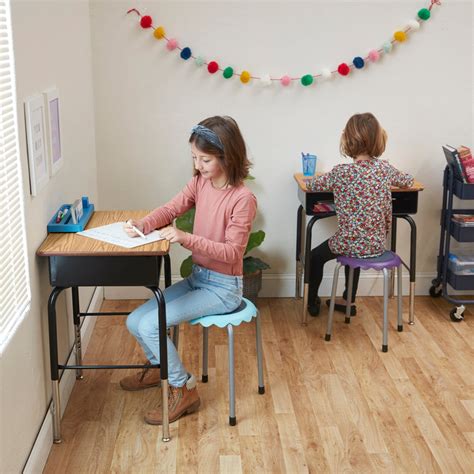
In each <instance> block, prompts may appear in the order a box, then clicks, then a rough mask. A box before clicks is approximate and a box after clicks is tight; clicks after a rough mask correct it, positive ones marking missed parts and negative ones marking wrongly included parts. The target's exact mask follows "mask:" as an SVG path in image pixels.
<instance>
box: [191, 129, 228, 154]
mask: <svg viewBox="0 0 474 474" xmlns="http://www.w3.org/2000/svg"><path fill="white" fill-rule="evenodd" d="M193 133H195V134H196V135H198V136H199V137H202V138H204V140H206V141H207V142H209V143H212V144H213V145H214V146H215V147H217V148H219V150H222V151H224V145H222V142H221V140H220V138H219V137H218V136H217V133H216V132H213V131H212V130H211V129H210V128H207V127H204V125H194V127H193V128H192V129H191V134H193Z"/></svg>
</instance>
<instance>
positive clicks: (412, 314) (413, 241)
mask: <svg viewBox="0 0 474 474" xmlns="http://www.w3.org/2000/svg"><path fill="white" fill-rule="evenodd" d="M401 217H402V219H405V220H406V221H407V222H408V223H409V224H410V312H409V316H408V324H410V325H413V324H415V283H416V224H415V221H414V220H413V219H412V218H411V216H408V215H405V216H401Z"/></svg>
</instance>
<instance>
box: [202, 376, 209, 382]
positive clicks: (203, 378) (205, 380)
mask: <svg viewBox="0 0 474 474" xmlns="http://www.w3.org/2000/svg"><path fill="white" fill-rule="evenodd" d="M207 381H208V377H207V375H203V376H202V378H201V382H202V383H207Z"/></svg>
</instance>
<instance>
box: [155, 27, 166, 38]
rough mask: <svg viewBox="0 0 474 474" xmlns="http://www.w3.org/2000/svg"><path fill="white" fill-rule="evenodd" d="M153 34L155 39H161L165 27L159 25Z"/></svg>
mask: <svg viewBox="0 0 474 474" xmlns="http://www.w3.org/2000/svg"><path fill="white" fill-rule="evenodd" d="M153 36H154V37H155V38H156V39H159V40H160V39H162V38H164V37H165V29H164V28H163V27H162V26H159V27H158V28H157V29H156V30H155V32H154V33H153Z"/></svg>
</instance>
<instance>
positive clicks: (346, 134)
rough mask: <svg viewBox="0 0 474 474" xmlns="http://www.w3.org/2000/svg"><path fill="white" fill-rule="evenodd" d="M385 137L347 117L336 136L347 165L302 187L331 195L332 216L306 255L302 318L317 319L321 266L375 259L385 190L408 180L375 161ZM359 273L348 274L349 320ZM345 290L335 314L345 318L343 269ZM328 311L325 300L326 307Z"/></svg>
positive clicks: (383, 229)
mask: <svg viewBox="0 0 474 474" xmlns="http://www.w3.org/2000/svg"><path fill="white" fill-rule="evenodd" d="M386 141H387V134H386V132H385V130H384V129H383V128H382V127H381V126H380V124H379V122H378V121H377V119H376V118H375V117H374V116H373V115H372V114H371V113H364V114H356V115H353V116H352V117H351V118H350V119H349V120H348V122H347V124H346V126H345V128H344V130H343V132H342V136H341V141H340V151H341V154H342V155H343V156H346V157H350V158H352V160H353V161H352V163H345V164H340V165H336V166H335V167H334V168H333V169H332V170H331V171H330V172H329V173H326V174H323V175H320V176H315V177H314V178H313V179H312V180H311V181H309V182H308V183H307V185H306V186H307V189H308V190H310V191H332V192H333V193H334V203H335V206H336V214H337V226H338V227H337V231H336V233H335V234H334V235H333V236H332V237H331V238H329V239H328V240H326V241H325V242H323V243H322V244H321V245H319V246H318V247H316V248H314V249H312V250H311V268H310V281H309V293H308V312H309V313H310V314H311V315H312V316H317V315H318V314H319V311H320V307H321V299H320V298H319V296H318V290H319V286H320V284H321V280H322V278H323V269H324V264H325V263H326V262H328V261H329V260H332V259H335V258H336V257H337V256H338V255H345V256H349V257H357V258H364V257H365V258H369V257H378V256H380V255H382V254H383V253H384V251H385V241H386V238H387V233H388V232H389V230H390V226H391V222H392V196H391V191H390V187H391V186H398V187H410V186H412V185H413V177H412V176H411V175H409V174H407V173H402V172H400V171H398V170H397V169H395V168H394V167H393V166H392V165H390V164H389V163H387V162H386V161H383V160H379V159H378V158H379V157H380V156H381V155H382V153H383V152H384V151H385V144H386ZM359 275H360V269H359V268H357V269H355V270H354V280H353V289H352V295H350V297H351V313H350V314H351V316H355V314H356V312H357V310H356V306H355V297H356V293H357V285H358V283H359ZM345 276H346V289H345V291H344V294H343V297H342V300H337V301H336V305H335V309H336V310H337V311H341V312H343V313H345V311H346V300H347V298H348V295H347V282H348V279H349V268H348V267H346V268H345ZM326 304H328V306H329V300H327V301H326Z"/></svg>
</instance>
